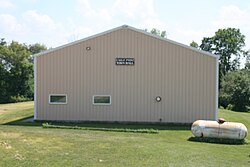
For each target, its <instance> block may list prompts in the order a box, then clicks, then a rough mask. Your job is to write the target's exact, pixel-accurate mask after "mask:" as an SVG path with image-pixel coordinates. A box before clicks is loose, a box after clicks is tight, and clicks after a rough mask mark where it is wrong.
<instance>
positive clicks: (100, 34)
mask: <svg viewBox="0 0 250 167" xmlns="http://www.w3.org/2000/svg"><path fill="white" fill-rule="evenodd" d="M127 27H128V26H127V25H123V26H119V27H116V28H113V29H110V30H108V31H104V32H101V33H98V34H95V35H91V36H89V37H86V38H83V39H80V40H77V41H74V42H71V43H68V44H64V45H61V46H58V47H55V48H52V49H48V50H46V51H44V52H40V53H37V54H34V55H33V57H38V56H42V55H45V54H48V53H50V52H54V51H56V50H59V49H62V48H66V47H68V46H72V45H75V44H78V43H81V42H84V41H87V40H89V39H93V38H96V37H99V36H102V35H106V34H108V33H111V32H113V31H116V30H119V29H122V28H127Z"/></svg>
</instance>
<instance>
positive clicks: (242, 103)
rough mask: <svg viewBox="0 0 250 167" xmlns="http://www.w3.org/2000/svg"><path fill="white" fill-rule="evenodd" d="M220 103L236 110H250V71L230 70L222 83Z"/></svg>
mask: <svg viewBox="0 0 250 167" xmlns="http://www.w3.org/2000/svg"><path fill="white" fill-rule="evenodd" d="M221 86H222V88H221V90H220V97H219V98H220V99H219V100H220V104H221V105H222V106H223V107H228V106H231V107H230V108H232V110H235V111H248V110H250V72H249V69H242V70H237V71H232V72H229V73H227V74H226V75H225V77H224V78H223V80H222V83H221Z"/></svg>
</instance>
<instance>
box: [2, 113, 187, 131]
mask: <svg viewBox="0 0 250 167" xmlns="http://www.w3.org/2000/svg"><path fill="white" fill-rule="evenodd" d="M32 117H33V116H32ZM32 117H25V118H22V119H19V120H15V121H11V122H8V123H5V124H3V125H13V126H41V127H42V124H43V123H49V124H53V125H58V126H77V127H86V128H110V129H118V128H119V129H134V130H136V129H155V130H159V131H160V130H190V128H191V124H175V123H154V124H153V123H121V122H112V123H111V122H63V121H33V122H28V121H25V120H27V119H30V118H32Z"/></svg>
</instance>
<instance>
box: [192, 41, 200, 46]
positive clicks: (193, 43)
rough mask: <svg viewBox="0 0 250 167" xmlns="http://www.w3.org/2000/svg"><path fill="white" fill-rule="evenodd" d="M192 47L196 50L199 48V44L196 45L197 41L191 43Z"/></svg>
mask: <svg viewBox="0 0 250 167" xmlns="http://www.w3.org/2000/svg"><path fill="white" fill-rule="evenodd" d="M190 46H192V47H194V48H199V45H198V43H196V42H195V41H192V42H191V43H190Z"/></svg>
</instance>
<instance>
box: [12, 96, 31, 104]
mask: <svg viewBox="0 0 250 167" xmlns="http://www.w3.org/2000/svg"><path fill="white" fill-rule="evenodd" d="M30 100H31V99H30V98H27V97H24V96H22V95H17V96H10V103H17V102H24V101H30Z"/></svg>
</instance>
